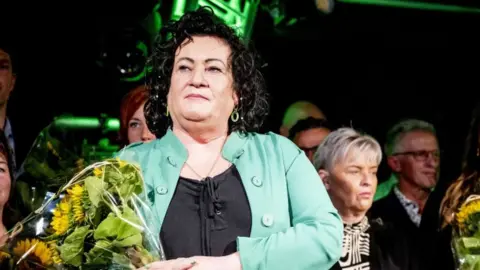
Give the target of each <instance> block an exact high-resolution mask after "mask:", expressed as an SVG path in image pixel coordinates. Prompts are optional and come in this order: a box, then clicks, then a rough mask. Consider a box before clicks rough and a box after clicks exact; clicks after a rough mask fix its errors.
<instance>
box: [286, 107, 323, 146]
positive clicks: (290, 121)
mask: <svg viewBox="0 0 480 270" xmlns="http://www.w3.org/2000/svg"><path fill="white" fill-rule="evenodd" d="M308 117H313V118H316V119H327V118H326V117H325V115H324V114H323V112H322V111H321V110H320V109H319V108H318V107H317V105H315V104H313V103H311V102H308V101H297V102H295V103H293V104H291V105H290V106H288V108H287V110H286V111H285V114H284V115H283V120H282V126H281V127H280V135H282V136H285V137H288V136H289V133H290V129H291V128H292V127H293V126H294V125H295V124H296V123H297V122H298V121H299V120H302V119H305V118H308Z"/></svg>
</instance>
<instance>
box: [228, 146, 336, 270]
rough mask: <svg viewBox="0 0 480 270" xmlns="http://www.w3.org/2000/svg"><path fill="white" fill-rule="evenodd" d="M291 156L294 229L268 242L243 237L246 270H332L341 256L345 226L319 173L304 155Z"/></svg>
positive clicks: (294, 153) (241, 247) (296, 152)
mask: <svg viewBox="0 0 480 270" xmlns="http://www.w3.org/2000/svg"><path fill="white" fill-rule="evenodd" d="M289 147H291V148H292V147H293V145H292V146H289ZM287 152H289V153H288V155H289V156H290V159H292V157H293V161H292V162H291V163H290V165H288V164H286V181H287V189H288V197H289V202H290V218H291V224H292V227H290V228H288V229H287V230H285V231H282V232H278V233H275V234H272V235H270V236H268V237H265V238H248V237H239V238H238V239H237V246H238V250H239V254H240V260H241V264H242V268H243V270H262V269H265V270H280V269H285V270H296V269H298V270H310V269H312V270H314V269H330V268H331V267H332V266H333V265H334V264H335V263H336V262H337V261H338V259H339V258H340V256H341V252H342V238H343V223H342V221H341V218H340V216H339V215H338V212H337V210H336V209H335V208H334V207H333V204H332V202H331V200H330V198H329V196H328V194H327V192H326V189H325V187H324V185H323V183H322V181H321V179H320V177H319V175H318V173H317V172H316V170H315V169H314V167H313V165H312V164H311V162H310V161H309V160H308V159H307V157H306V156H305V154H304V153H303V151H301V150H299V149H298V148H295V150H294V151H287ZM284 154H285V153H284ZM287 158H288V157H287Z"/></svg>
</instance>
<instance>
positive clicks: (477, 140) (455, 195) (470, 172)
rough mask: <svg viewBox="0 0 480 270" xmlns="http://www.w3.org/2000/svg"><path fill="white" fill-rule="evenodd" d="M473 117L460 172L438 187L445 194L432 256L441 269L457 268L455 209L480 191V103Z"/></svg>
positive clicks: (439, 191)
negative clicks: (454, 231) (447, 182)
mask: <svg viewBox="0 0 480 270" xmlns="http://www.w3.org/2000/svg"><path fill="white" fill-rule="evenodd" d="M471 119H472V120H471V122H470V130H469V133H468V135H467V139H466V143H465V154H464V157H463V164H462V170H461V173H460V175H459V176H458V178H457V179H456V180H455V181H454V182H453V183H451V184H450V185H449V184H446V185H444V186H445V188H444V189H443V192H445V190H446V192H445V193H443V192H442V186H440V188H437V189H436V190H435V191H436V192H437V195H438V197H440V198H441V197H442V195H443V194H445V196H443V199H442V201H441V204H440V221H441V223H440V230H439V233H438V234H437V235H436V239H435V241H436V245H435V246H436V250H435V251H434V253H433V255H431V259H432V261H433V262H434V263H435V266H441V267H442V269H455V261H454V256H453V254H452V246H451V241H452V226H451V225H452V222H453V219H454V215H455V213H456V212H457V211H458V209H459V208H460V206H461V205H462V204H463V203H464V202H465V200H466V199H467V198H468V197H469V196H470V195H472V194H480V181H479V178H480V134H479V132H480V103H479V104H477V106H476V108H475V109H474V111H473V115H472V118H471ZM444 184H445V183H444ZM447 187H448V189H447ZM437 209H438V208H437ZM437 213H438V212H437ZM431 269H435V268H434V267H432V268H431Z"/></svg>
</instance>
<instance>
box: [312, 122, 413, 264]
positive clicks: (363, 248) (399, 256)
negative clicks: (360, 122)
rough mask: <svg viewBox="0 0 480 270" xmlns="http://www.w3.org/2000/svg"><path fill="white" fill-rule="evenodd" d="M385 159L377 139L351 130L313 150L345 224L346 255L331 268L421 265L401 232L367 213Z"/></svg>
mask: <svg viewBox="0 0 480 270" xmlns="http://www.w3.org/2000/svg"><path fill="white" fill-rule="evenodd" d="M381 160H382V149H381V147H380V145H379V144H378V142H377V141H376V140H375V139H374V138H373V137H371V136H369V135H366V134H361V133H359V132H358V131H356V130H354V129H351V128H340V129H337V130H335V131H333V132H332V133H330V134H329V135H328V136H327V137H326V138H325V140H324V141H323V142H322V143H321V144H320V146H319V147H318V149H317V151H316V152H315V155H314V158H313V163H314V166H315V168H316V169H317V171H318V174H319V175H320V177H321V178H322V180H323V182H324V184H325V187H326V189H327V191H328V194H329V196H330V198H331V200H332V202H333V205H334V206H335V208H336V209H337V210H338V212H339V214H340V216H341V217H342V220H343V223H344V238H343V244H342V257H341V259H340V260H339V261H338V263H337V264H335V265H334V266H333V267H332V268H331V269H342V270H343V269H345V270H346V269H362V270H370V269H371V270H377V269H381V270H386V269H388V270H390V269H399V270H400V269H401V270H409V269H410V270H411V269H420V267H419V266H418V260H417V259H416V258H415V255H414V254H415V252H414V251H413V248H414V247H413V246H411V245H410V244H409V242H408V240H407V239H406V238H405V237H404V236H403V234H402V233H400V231H398V230H395V229H394V228H393V227H392V225H390V224H385V223H383V222H382V221H381V220H369V218H368V216H367V212H368V210H369V209H370V207H371V206H372V202H373V196H374V194H375V189H376V187H377V170H378V166H379V164H380V161H381Z"/></svg>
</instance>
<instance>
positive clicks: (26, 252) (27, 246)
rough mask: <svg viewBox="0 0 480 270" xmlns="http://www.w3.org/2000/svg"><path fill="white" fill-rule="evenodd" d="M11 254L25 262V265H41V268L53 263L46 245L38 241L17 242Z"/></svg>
mask: <svg viewBox="0 0 480 270" xmlns="http://www.w3.org/2000/svg"><path fill="white" fill-rule="evenodd" d="M13 254H15V256H16V257H19V258H22V260H25V261H24V263H25V264H29V263H30V262H31V263H37V264H41V265H42V266H50V265H51V264H52V262H53V261H52V253H51V251H50V249H49V247H48V245H47V244H46V243H45V242H43V241H40V240H38V239H26V240H21V241H18V243H17V244H16V246H15V247H14V248H13ZM21 268H23V267H21ZM25 268H28V267H25Z"/></svg>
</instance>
